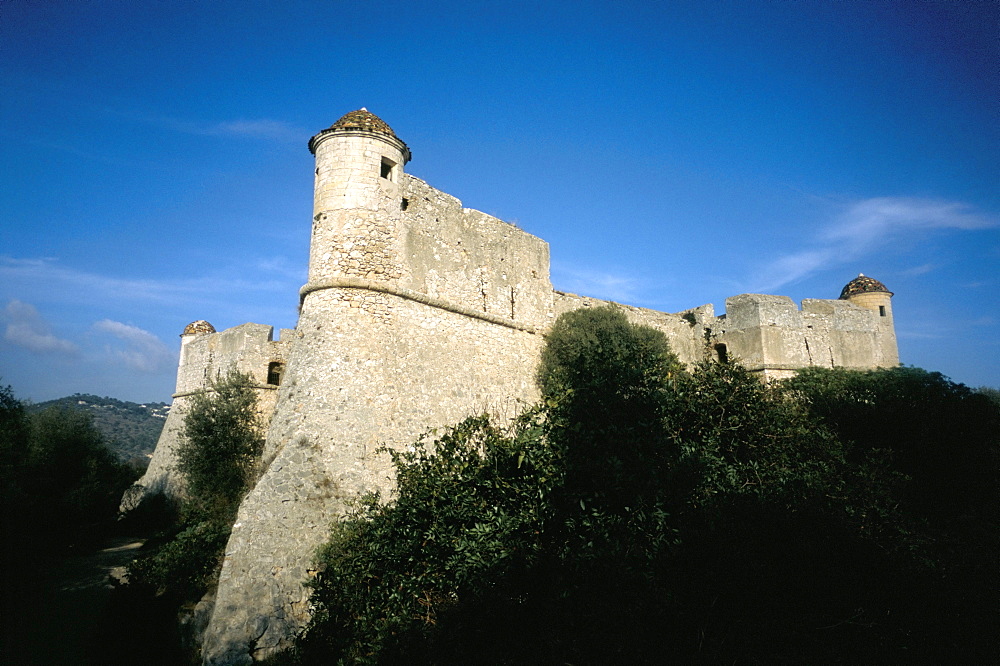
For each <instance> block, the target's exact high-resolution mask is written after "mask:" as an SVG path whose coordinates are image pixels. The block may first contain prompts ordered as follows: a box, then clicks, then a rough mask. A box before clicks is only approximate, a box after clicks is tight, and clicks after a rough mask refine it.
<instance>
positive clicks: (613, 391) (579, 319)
mask: <svg viewBox="0 0 1000 666" xmlns="http://www.w3.org/2000/svg"><path fill="white" fill-rule="evenodd" d="M683 374H684V372H683V366H682V365H681V364H680V362H679V361H678V360H677V357H676V356H675V355H674V354H673V352H671V351H670V348H669V346H668V345H667V341H666V338H664V336H663V334H662V333H660V332H659V331H656V330H654V329H652V328H648V327H645V326H635V325H632V324H631V323H629V321H628V320H627V319H626V318H625V316H624V315H623V314H622V313H621V312H619V311H617V310H615V309H612V308H608V307H602V308H587V309H581V310H576V311H573V312H569V313H566V314H564V315H562V316H561V317H559V319H558V320H557V321H556V323H555V325H554V326H553V327H552V331H551V332H550V333H549V335H548V336H547V338H546V346H545V348H544V350H543V352H542V358H541V362H540V364H539V369H538V385H539V388H540V389H541V391H542V397H543V400H544V401H545V403H546V405H547V408H548V412H547V416H548V419H549V421H550V423H551V425H552V429H551V433H552V436H553V437H555V438H556V439H557V440H558V444H559V445H560V447H561V448H562V449H563V451H564V452H565V456H566V466H567V474H568V483H569V485H570V486H572V487H576V488H578V489H579V490H580V491H581V492H590V493H596V494H598V495H600V496H601V497H602V501H604V502H609V503H612V504H617V505H628V504H630V503H634V498H635V497H636V496H641V495H643V494H648V493H649V492H650V491H651V486H652V485H655V484H656V483H658V476H659V475H660V473H661V472H662V467H663V464H664V462H665V458H664V455H666V454H667V452H668V451H669V450H670V447H669V446H668V444H667V442H666V439H665V437H666V432H665V430H664V429H663V427H662V426H663V417H664V409H665V407H666V403H667V401H666V400H665V395H666V392H667V391H668V390H669V389H670V388H671V387H672V386H673V385H674V384H675V382H677V381H678V380H679V379H680V378H681V376H682V375H683Z"/></svg>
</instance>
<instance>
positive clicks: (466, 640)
mask: <svg viewBox="0 0 1000 666" xmlns="http://www.w3.org/2000/svg"><path fill="white" fill-rule="evenodd" d="M897 372H899V374H895V373H894V372H891V371H886V372H884V373H871V374H867V375H866V374H865V373H851V372H848V371H837V373H835V376H831V379H830V380H829V381H828V380H827V378H825V377H823V376H821V375H820V374H818V373H815V374H813V373H804V375H803V376H802V377H801V378H800V379H799V380H796V381H795V382H790V383H788V384H783V385H765V384H763V383H761V382H760V381H759V380H758V379H757V378H756V377H754V376H753V375H751V374H750V373H748V372H747V371H745V370H744V369H742V368H741V367H740V366H738V365H735V364H719V363H707V362H706V363H702V364H699V365H697V366H696V367H694V368H692V369H690V371H688V370H685V369H683V368H682V367H681V366H680V364H678V363H677V361H676V359H675V358H674V357H673V355H672V354H671V353H670V352H669V349H668V348H667V346H666V343H665V341H664V340H663V338H662V336H661V335H660V334H658V333H656V332H655V331H652V330H651V329H644V328H642V327H637V326H634V325H632V324H630V323H628V321H627V320H625V318H624V316H622V315H621V314H620V313H618V312H615V311H613V310H608V309H593V310H590V311H582V312H577V313H571V315H570V316H567V315H564V316H563V317H561V318H560V320H559V321H558V322H557V324H556V325H555V327H554V328H553V330H552V333H551V335H550V336H549V338H548V347H547V349H546V351H545V354H544V355H543V360H542V364H541V368H540V371H539V375H538V377H539V385H540V387H541V389H542V393H543V396H544V398H543V401H542V403H541V404H539V405H537V406H535V407H533V408H531V409H529V410H527V411H526V412H525V413H523V414H522V415H521V416H520V417H519V418H518V419H516V420H515V421H514V423H513V424H512V425H510V426H504V427H502V426H499V425H498V424H497V423H495V422H494V421H493V420H492V419H490V418H489V417H487V416H478V417H474V418H471V419H468V420H466V421H464V422H463V423H461V424H459V425H458V426H456V427H454V428H453V429H451V430H450V431H448V432H447V433H446V434H444V435H443V436H441V437H439V438H438V439H436V440H434V441H422V442H421V443H418V444H417V445H415V447H414V448H413V450H411V451H405V452H397V453H393V454H392V455H393V458H394V461H395V464H396V468H397V471H398V479H399V484H398V494H397V496H396V497H395V498H394V499H393V500H391V501H387V502H385V501H381V500H380V499H379V498H378V497H376V496H370V497H367V498H365V499H364V500H363V501H361V502H359V504H358V506H357V507H356V508H355V511H354V513H353V514H352V515H350V516H349V517H348V518H347V519H345V520H342V521H339V522H338V523H337V524H336V525H335V526H334V528H333V535H332V539H331V541H330V542H329V544H327V545H326V546H325V547H324V548H323V549H322V551H321V552H320V554H319V560H320V569H321V573H320V574H319V575H318V576H317V578H316V580H315V581H314V582H313V586H314V593H313V603H314V608H315V615H314V619H313V622H312V624H311V626H310V628H309V630H308V632H307V633H306V635H305V637H304V639H303V640H302V641H301V642H300V644H299V653H298V659H299V660H300V661H301V662H302V663H321V662H322V663H329V662H334V663H369V664H393V663H407V664H420V663H427V664H476V663H482V664H524V663H539V664H554V663H573V664H608V663H661V662H662V661H664V660H665V659H668V658H669V659H670V660H674V661H679V662H682V663H736V662H741V663H751V664H753V663H769V664H770V663H891V662H899V661H907V662H911V663H939V662H941V661H943V660H954V659H955V658H956V657H958V658H959V659H960V660H965V661H970V662H975V661H982V660H983V659H984V657H986V655H988V654H989V653H990V650H991V649H992V646H993V644H992V643H991V640H992V639H991V635H992V634H991V633H989V627H990V622H991V617H992V616H991V613H993V612H994V611H993V610H992V609H994V608H995V603H990V600H991V599H992V600H993V601H994V602H995V599H996V596H995V595H996V587H995V575H992V576H991V575H990V573H989V571H990V567H989V564H990V563H993V562H994V561H995V555H991V554H990V553H991V552H993V553H995V552H996V551H995V550H993V551H991V550H990V548H991V546H995V535H996V530H995V526H996V525H995V519H994V522H993V523H987V522H980V523H978V524H977V526H976V528H975V529H969V530H965V531H963V532H962V533H961V535H957V534H956V533H955V532H954V531H953V532H951V533H946V532H944V531H942V530H940V529H938V530H935V529H934V528H933V526H932V525H931V523H929V522H928V521H929V519H928V515H927V513H926V512H925V511H924V508H925V505H924V504H922V503H921V502H920V501H917V499H919V498H920V497H921V494H922V493H923V492H925V489H923V487H922V484H923V481H922V480H921V479H923V478H924V477H923V476H922V474H923V473H920V474H918V470H919V467H920V466H919V465H916V464H915V462H914V461H915V460H916V458H914V459H912V460H911V459H910V458H906V457H905V456H904V455H903V454H902V453H901V452H902V451H904V450H908V449H909V448H913V447H916V448H920V449H927V448H930V449H933V446H934V441H935V438H936V437H944V436H945V435H946V434H947V433H949V432H962V433H964V436H969V437H972V436H973V434H974V433H975V432H981V431H983V430H984V429H983V428H982V427H981V426H982V420H983V419H984V418H987V416H988V415H987V416H984V413H982V412H975V411H973V412H969V411H964V410H961V409H957V407H956V404H958V403H954V402H953V401H954V400H958V401H959V402H960V403H961V404H964V403H962V401H964V400H966V399H968V396H967V395H966V393H967V392H966V391H965V390H964V389H963V388H960V387H958V386H957V385H951V384H950V383H944V384H943V383H942V379H941V378H940V377H937V376H929V375H933V373H923V372H922V371H919V372H917V371H912V370H911V371H897ZM835 380H836V381H835ZM897 380H898V381H897ZM837 382H842V383H843V384H844V386H845V387H850V386H854V385H855V384H859V385H865V386H869V389H871V391H870V392H869V394H867V396H866V397H863V398H858V399H854V398H852V397H851V396H854V395H856V393H857V391H855V389H851V391H846V388H845V391H846V392H845V393H837V391H840V389H838V388H837ZM852 391H854V392H852ZM824 396H825V397H824ZM824 401H825V402H824ZM872 401H875V403H876V404H877V405H879V406H880V408H879V409H876V410H875V411H874V412H873V413H871V414H870V415H869V416H870V418H872V419H875V420H886V419H889V418H892V416H891V412H894V411H895V410H898V409H900V408H901V405H904V404H914V405H919V406H918V407H914V409H916V410H917V411H920V412H923V415H924V418H925V419H930V420H931V421H934V422H937V419H940V424H939V425H940V426H941V427H938V428H937V429H934V428H931V426H930V425H926V426H920V427H918V428H916V430H917V432H919V433H923V434H922V435H921V436H922V437H924V439H919V440H918V439H916V437H917V435H916V434H913V433H914V431H913V428H914V427H915V426H913V424H912V423H906V424H903V423H899V424H898V429H893V428H885V429H883V430H881V435H880V437H877V438H867V439H863V438H862V437H861V436H860V435H853V436H849V435H848V431H847V429H848V428H852V427H854V425H853V424H854V423H855V421H854V419H855V418H856V416H854V415H853V414H854V413H853V412H851V409H862V408H864V409H868V406H869V405H870V404H871V403H872ZM822 405H826V407H825V408H821V406H822ZM850 405H853V407H849V406H850ZM841 410H846V411H841ZM831 414H840V415H841V416H839V417H836V418H835V417H834V416H831ZM908 414H909V415H908V416H907V417H905V418H916V417H917V414H916V413H915V412H910V413H908ZM930 415H936V416H930ZM949 418H951V419H957V418H971V419H974V420H977V421H978V422H979V425H976V426H973V425H971V424H961V423H957V422H951V426H948V423H949ZM904 426H905V427H906V428H908V429H906V430H903V428H904ZM862 430H864V429H862ZM987 430H988V428H987ZM865 432H867V431H865ZM900 432H905V433H907V436H906V439H899V438H898V437H897V434H898V433H900ZM939 441H943V440H939ZM944 444H945V445H946V446H948V447H949V448H950V452H951V455H953V456H958V457H960V456H962V455H964V454H966V453H968V454H970V455H972V456H973V457H975V456H977V455H979V454H978V453H976V451H978V450H980V449H981V448H982V447H981V443H976V442H973V441H964V442H961V441H957V440H956V439H954V438H952V439H949V440H947V441H945V442H944ZM906 455H907V456H909V455H910V454H909V453H908V454H906ZM913 455H916V454H913ZM921 455H923V454H921ZM927 455H930V454H927ZM978 459H979V460H980V461H985V458H978ZM992 464H993V467H992V469H993V470H995V468H996V466H995V459H994V461H993V463H992ZM925 471H926V472H928V473H929V472H930V469H927V470H925ZM930 483H931V485H934V482H933V481H931V482H930ZM994 493H995V490H994ZM994 497H995V494H994ZM978 515H979V516H980V518H981V519H982V520H985V511H983V512H980V513H979V514H978ZM991 530H992V531H991ZM990 535H992V536H990ZM937 540H941V541H944V542H945V543H947V544H951V545H952V546H955V545H956V544H959V545H960V546H961V547H962V548H963V549H965V548H968V550H963V553H971V554H959V553H957V552H956V551H955V549H954V548H948V547H940V545H939V544H937V543H936V541H937ZM963 558H964V560H969V561H964V560H963ZM956 560H960V561H962V562H960V564H961V565H962V566H958V567H957V568H956V566H952V565H954V564H955V562H956ZM948 571H952V572H956V571H957V572H960V573H962V575H949V576H946V577H945V578H942V572H948Z"/></svg>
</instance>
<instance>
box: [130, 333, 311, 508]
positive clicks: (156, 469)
mask: <svg viewBox="0 0 1000 666" xmlns="http://www.w3.org/2000/svg"><path fill="white" fill-rule="evenodd" d="M273 330H274V329H273V328H272V327H271V326H264V325H262V324H243V325H242V326H236V327H234V328H230V329H228V330H225V331H223V332H221V333H203V334H200V335H186V336H182V339H181V355H180V362H179V363H178V367H177V385H176V391H175V392H174V396H173V397H174V400H173V403H172V404H171V406H170V413H169V414H168V415H167V420H166V422H165V423H164V424H163V431H162V432H161V433H160V437H159V439H158V440H157V442H156V449H155V450H154V451H153V457H152V458H151V459H150V461H149V467H147V468H146V472H145V473H144V474H143V476H142V478H140V479H139V480H138V481H137V482H136V483H135V484H134V485H133V486H132V488H130V489H129V490H128V491H127V492H126V494H125V497H123V499H122V506H121V510H122V511H123V512H127V511H130V510H132V509H134V508H135V507H136V506H138V505H139V504H140V503H141V502H142V500H143V499H144V498H145V497H147V496H149V495H151V494H159V493H162V494H165V495H167V496H168V497H173V498H177V497H180V496H181V495H182V494H183V491H184V483H183V479H181V478H180V476H179V475H178V474H177V472H176V469H175V468H176V464H177V447H178V445H179V444H180V440H181V435H182V432H183V429H184V419H185V417H186V415H187V412H188V409H189V407H190V402H191V401H190V398H191V396H193V395H195V394H197V393H199V392H201V391H204V390H206V389H209V388H210V386H211V382H212V381H213V380H215V379H217V378H218V377H220V376H224V375H225V374H226V373H227V372H229V371H230V370H231V369H236V370H239V371H240V372H243V373H246V374H248V375H250V376H251V377H252V378H253V379H254V381H255V383H256V385H257V399H258V409H259V412H260V415H261V420H262V422H263V425H264V426H265V427H266V426H267V425H268V424H269V423H270V420H271V415H272V414H273V413H274V407H275V404H276V402H277V397H278V395H277V388H278V387H277V386H271V385H269V384H268V383H267V378H268V377H267V375H268V365H269V364H270V363H272V362H278V363H284V362H285V356H286V348H287V346H288V343H287V342H286V341H285V340H284V339H282V340H280V341H276V340H273V338H272V334H273ZM282 334H283V335H282V338H284V337H285V336H286V335H287V336H288V337H289V338H290V337H291V336H292V335H293V331H290V330H286V331H282Z"/></svg>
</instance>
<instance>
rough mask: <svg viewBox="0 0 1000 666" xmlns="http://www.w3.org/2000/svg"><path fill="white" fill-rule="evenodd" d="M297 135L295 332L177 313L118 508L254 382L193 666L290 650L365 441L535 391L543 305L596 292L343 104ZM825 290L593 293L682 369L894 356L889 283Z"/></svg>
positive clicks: (498, 407)
mask: <svg viewBox="0 0 1000 666" xmlns="http://www.w3.org/2000/svg"><path fill="white" fill-rule="evenodd" d="M309 147H310V150H311V151H312V152H313V153H314V154H315V156H316V170H315V196H314V210H313V219H312V228H311V235H312V236H311V244H310V256H309V273H308V275H309V277H308V282H307V284H306V285H304V286H303V287H302V289H301V290H300V292H299V297H300V311H299V320H298V324H297V325H296V327H295V330H285V331H282V332H281V336H280V339H279V340H277V341H275V340H273V339H272V329H271V327H269V326H263V325H259V324H244V325H242V326H237V327H235V328H232V329H229V330H226V331H222V332H221V333H217V332H214V329H212V328H211V326H210V325H208V324H207V322H203V321H202V322H195V323H193V324H191V325H190V326H189V327H188V329H187V330H186V331H185V335H184V336H182V346H181V349H182V351H181V360H180V365H179V368H178V378H177V393H176V395H175V400H174V407H173V409H171V412H170V419H171V421H168V423H167V427H165V428H164V434H163V436H162V437H161V439H160V442H159V444H158V445H157V449H156V453H155V454H154V458H153V461H152V462H151V464H150V469H149V471H147V473H146V475H145V476H144V477H143V479H142V480H140V484H141V486H139V487H137V489H133V490H132V491H130V494H129V495H128V496H127V497H126V501H125V502H123V507H125V508H128V507H129V506H132V505H134V504H135V502H137V501H140V500H141V498H142V496H143V493H144V492H166V493H172V494H176V493H179V492H182V491H183V489H182V487H181V484H180V482H179V480H178V479H176V478H175V476H174V472H173V471H172V464H173V460H174V451H175V449H176V444H177V441H178V437H179V432H180V430H179V429H180V427H181V425H182V419H183V415H184V413H185V412H186V409H185V405H186V401H187V397H188V396H190V395H191V394H192V392H196V391H201V390H205V389H207V388H208V387H209V385H210V381H211V379H213V378H214V377H216V376H217V375H218V374H219V373H223V372H225V371H227V370H228V369H230V368H236V369H239V370H241V371H243V372H247V373H249V374H250V375H251V376H252V377H253V378H254V379H255V380H256V381H257V383H258V386H259V393H260V397H261V406H262V410H263V411H264V413H265V414H264V415H265V417H266V419H267V422H268V423H269V428H268V434H267V441H266V444H265V450H264V463H265V469H264V472H263V475H262V477H261V478H260V480H259V482H258V483H257V485H256V487H255V488H254V489H253V490H252V491H251V492H250V493H249V494H248V496H247V497H246V498H245V500H244V501H243V503H242V505H241V507H240V509H239V514H238V517H237V521H236V525H235V526H234V528H233V532H232V536H231V538H230V541H229V545H228V547H227V549H226V558H225V561H224V564H223V568H222V573H221V576H220V581H219V589H218V594H217V598H216V602H215V607H214V610H213V613H212V618H211V621H210V623H209V626H208V629H207V631H206V634H205V642H204V646H203V655H204V660H205V663H206V664H236V663H249V661H250V660H251V655H252V656H253V658H257V659H261V658H265V657H267V656H268V655H270V654H272V653H274V652H276V651H279V650H281V649H283V648H285V647H287V646H288V645H289V641H290V638H291V636H293V635H294V633H295V632H296V631H297V630H298V629H299V628H301V627H302V626H303V623H304V622H306V621H307V619H308V608H309V604H308V590H307V588H304V587H303V586H302V582H303V581H304V580H306V579H307V578H308V577H309V575H310V568H311V566H312V558H313V553H314V552H315V548H316V547H317V546H318V545H319V544H320V543H322V542H323V541H324V540H325V539H326V537H327V531H328V527H329V525H330V523H331V522H332V521H333V520H335V519H336V517H337V516H338V515H340V514H341V513H342V512H343V511H344V510H345V506H346V505H347V503H348V502H349V501H350V500H351V498H354V497H357V496H358V495H359V494H360V493H363V492H366V491H373V490H378V491H381V492H383V493H391V491H392V488H393V477H392V469H391V465H390V464H389V460H388V457H387V456H385V455H380V454H378V453H377V451H378V450H379V448H380V447H382V446H388V447H391V448H400V447H405V446H407V445H408V444H410V443H412V442H413V441H414V440H415V439H417V438H418V437H420V436H421V435H422V434H423V433H426V432H428V431H429V430H431V429H433V428H439V427H443V426H447V425H449V424H452V423H455V422H457V421H459V420H460V419H462V418H464V417H466V416H468V415H469V414H471V413H476V412H482V411H484V410H490V411H499V412H501V413H508V414H512V413H514V412H515V411H516V409H517V407H518V405H520V404H524V403H528V402H531V401H533V400H535V399H536V398H537V397H538V393H537V389H536V387H535V382H534V374H535V367H536V365H537V361H538V359H539V356H540V353H541V349H542V345H543V341H544V333H545V332H546V331H547V330H548V329H549V328H550V327H551V326H552V324H553V322H554V321H555V319H556V317H558V316H559V315H560V314H562V313H563V312H568V311H571V310H575V309H578V308H584V307H597V306H602V305H608V304H609V303H608V302H607V301H601V300H598V299H594V298H588V297H585V296H577V295H575V294H567V293H563V292H558V291H555V290H553V288H552V284H551V281H550V277H549V247H548V244H547V243H546V242H545V241H543V240H541V239H539V238H536V237H535V236H532V235H531V234H529V233H526V232H524V231H522V230H520V229H518V228H517V227H516V226H514V225H512V224H509V223H507V222H504V221H502V220H499V219H497V218H495V217H492V216H490V215H487V214H485V213H482V212H479V211H476V210H471V209H468V208H464V207H463V206H462V202H461V201H460V200H458V199H457V198H455V197H453V196H451V195H449V194H446V193H444V192H441V191H439V190H436V189H434V188H433V187H431V186H430V185H428V184H427V183H425V182H424V181H422V180H420V179H419V178H415V177H413V176H411V175H409V174H407V173H405V172H404V166H405V164H406V163H407V162H408V161H409V160H410V150H409V148H408V147H407V146H406V144H405V143H403V141H402V140H401V139H399V138H398V137H397V136H396V135H395V133H394V132H393V131H392V129H391V128H389V126H388V125H387V124H385V123H384V122H383V121H382V120H381V119H379V118H377V117H376V116H374V115H373V114H371V113H369V112H368V111H365V110H364V109H362V110H359V111H354V112H351V113H349V114H347V115H345V116H344V117H343V118H341V119H340V120H338V121H337V122H336V123H334V125H333V126H331V127H330V128H328V129H326V130H323V131H322V132H320V133H319V134H317V135H316V136H315V137H313V139H312V140H311V141H310V143H309ZM859 280H860V282H859ZM844 293H845V294H846V296H844V300H819V299H807V300H805V301H803V303H802V307H801V309H800V308H799V307H797V306H796V305H795V303H793V302H792V300H791V299H789V298H787V297H785V296H770V295H764V294H741V295H738V296H733V297H731V298H728V299H727V300H726V313H725V314H724V315H721V316H716V315H715V310H714V308H713V306H711V305H702V306H699V307H694V308H691V309H689V310H686V311H684V312H681V313H666V312H657V311H654V310H648V309H644V308H637V307H632V306H628V305H621V304H610V305H613V306H614V307H617V308H619V309H621V310H622V311H623V312H624V313H625V314H626V315H627V316H628V317H629V319H630V320H632V321H634V322H636V323H640V324H645V325H648V326H652V327H654V328H656V329H658V330H661V331H663V333H664V334H665V335H666V336H667V338H668V340H669V341H670V344H671V347H672V348H673V350H674V351H675V353H676V354H677V355H678V356H679V357H680V359H681V360H682V361H684V362H686V363H688V364H691V363H695V362H698V361H700V360H702V359H704V358H706V357H711V356H714V357H716V358H718V359H720V360H723V361H726V360H729V361H733V360H738V361H739V362H741V363H744V364H746V365H747V367H749V368H750V369H751V370H753V371H755V372H758V373H760V374H761V376H762V377H764V378H774V377H782V376H787V375H789V374H791V373H793V372H794V371H795V370H796V369H798V368H803V367H807V366H812V365H821V366H827V367H830V366H843V367H856V368H871V367H877V366H888V365H895V364H897V363H898V355H897V352H896V340H895V332H894V330H893V324H892V309H891V303H890V297H891V294H890V293H889V292H888V291H887V290H885V288H884V285H881V283H879V282H877V281H876V280H872V279H871V278H864V279H863V280H862V278H860V277H859V278H858V280H854V281H852V282H851V283H849V284H848V286H847V287H845V289H844ZM126 505H127V506H126Z"/></svg>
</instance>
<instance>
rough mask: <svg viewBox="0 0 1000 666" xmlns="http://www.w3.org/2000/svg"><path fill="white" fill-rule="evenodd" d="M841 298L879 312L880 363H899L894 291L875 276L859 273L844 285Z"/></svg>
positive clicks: (888, 365) (893, 364)
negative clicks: (893, 308)
mask: <svg viewBox="0 0 1000 666" xmlns="http://www.w3.org/2000/svg"><path fill="white" fill-rule="evenodd" d="M840 298H841V300H845V301H848V302H849V303H853V304H854V305H857V306H859V307H862V308H865V309H866V310H871V311H872V312H875V313H877V314H878V318H877V319H876V325H877V327H878V335H879V341H878V346H879V349H880V355H881V358H880V359H879V361H880V362H879V365H882V366H886V367H891V366H895V365H899V348H898V346H897V344H896V326H895V323H894V322H893V319H892V292H891V291H889V290H888V289H887V288H886V286H885V285H884V284H882V283H881V282H879V281H878V280H876V279H875V278H872V277H868V276H867V275H865V274H864V273H858V277H856V278H854V279H853V280H851V281H850V282H848V283H847V284H846V285H844V288H843V289H842V290H841V292H840Z"/></svg>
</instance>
